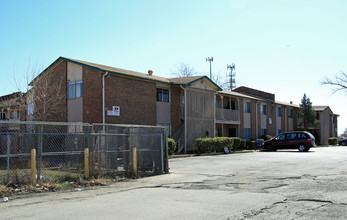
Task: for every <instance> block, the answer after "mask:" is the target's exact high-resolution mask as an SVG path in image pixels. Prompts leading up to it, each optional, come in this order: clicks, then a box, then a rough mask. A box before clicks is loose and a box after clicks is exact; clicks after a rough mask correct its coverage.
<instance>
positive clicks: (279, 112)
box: [276, 107, 282, 117]
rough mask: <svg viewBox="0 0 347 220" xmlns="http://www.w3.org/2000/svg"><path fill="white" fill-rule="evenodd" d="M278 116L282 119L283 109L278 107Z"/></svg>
mask: <svg viewBox="0 0 347 220" xmlns="http://www.w3.org/2000/svg"><path fill="white" fill-rule="evenodd" d="M276 116H277V117H282V108H281V107H276Z"/></svg>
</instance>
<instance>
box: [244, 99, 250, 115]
mask: <svg viewBox="0 0 347 220" xmlns="http://www.w3.org/2000/svg"><path fill="white" fill-rule="evenodd" d="M243 111H244V112H246V113H251V103H250V102H244V106H243Z"/></svg>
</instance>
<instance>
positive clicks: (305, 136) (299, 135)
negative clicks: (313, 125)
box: [298, 133, 308, 139]
mask: <svg viewBox="0 0 347 220" xmlns="http://www.w3.org/2000/svg"><path fill="white" fill-rule="evenodd" d="M305 138H308V137H307V135H306V134H305V133H298V139H305Z"/></svg>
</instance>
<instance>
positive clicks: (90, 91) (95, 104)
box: [82, 67, 105, 123]
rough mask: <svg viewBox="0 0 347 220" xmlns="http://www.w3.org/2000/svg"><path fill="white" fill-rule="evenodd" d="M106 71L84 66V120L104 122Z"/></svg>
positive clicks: (86, 121)
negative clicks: (103, 103)
mask: <svg viewBox="0 0 347 220" xmlns="http://www.w3.org/2000/svg"><path fill="white" fill-rule="evenodd" d="M103 74H105V73H104V72H101V71H97V70H94V69H91V68H88V67H83V70H82V82H83V87H82V89H83V91H82V93H83V94H82V96H83V110H82V111H83V122H85V123H102V75H103Z"/></svg>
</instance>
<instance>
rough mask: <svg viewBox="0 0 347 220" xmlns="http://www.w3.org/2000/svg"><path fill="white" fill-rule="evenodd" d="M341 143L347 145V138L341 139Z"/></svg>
mask: <svg viewBox="0 0 347 220" xmlns="http://www.w3.org/2000/svg"><path fill="white" fill-rule="evenodd" d="M339 145H342V146H347V139H343V140H341V141H339Z"/></svg>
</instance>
